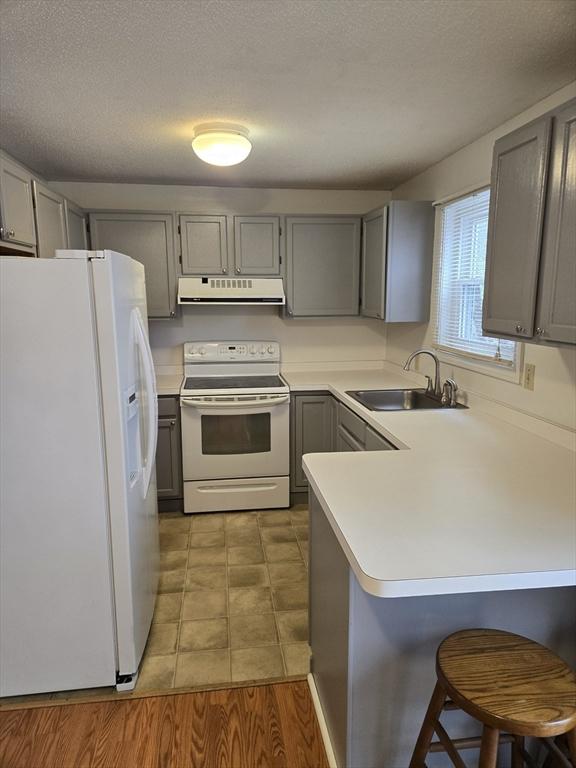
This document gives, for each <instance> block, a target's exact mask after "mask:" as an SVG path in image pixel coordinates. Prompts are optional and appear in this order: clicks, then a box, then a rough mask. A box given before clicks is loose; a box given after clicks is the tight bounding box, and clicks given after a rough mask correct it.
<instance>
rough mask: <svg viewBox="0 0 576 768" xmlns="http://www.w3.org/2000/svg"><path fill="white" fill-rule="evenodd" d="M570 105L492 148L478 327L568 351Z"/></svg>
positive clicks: (574, 231)
mask: <svg viewBox="0 0 576 768" xmlns="http://www.w3.org/2000/svg"><path fill="white" fill-rule="evenodd" d="M575 207H576V99H575V100H572V101H571V102H568V103H567V104H565V105H563V106H562V107H559V108H558V109H555V110H553V111H551V112H549V113H547V114H546V115H544V116H543V117H541V118H539V119H538V120H535V121H534V122H532V123H529V124H528V125H525V126H523V127H522V128H519V129H518V130H517V131H514V132H513V133H510V134H508V135H507V136H504V137H503V138H501V139H499V140H498V141H497V142H496V144H495V145H494V156H493V163H492V183H491V198H490V216H489V224H488V248H487V257H486V278H485V284H484V308H483V320H482V327H483V331H484V333H485V334H487V335H489V336H496V337H499V336H500V337H509V338H516V339H520V340H524V341H530V342H537V343H542V344H576V302H575V301H574V296H575V295H576V223H575V215H574V210H575Z"/></svg>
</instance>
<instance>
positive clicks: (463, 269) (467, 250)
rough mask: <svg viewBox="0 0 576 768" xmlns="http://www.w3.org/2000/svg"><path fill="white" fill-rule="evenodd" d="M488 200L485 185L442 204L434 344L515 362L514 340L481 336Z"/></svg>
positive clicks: (478, 356)
mask: <svg viewBox="0 0 576 768" xmlns="http://www.w3.org/2000/svg"><path fill="white" fill-rule="evenodd" d="M489 204H490V190H489V189H486V190H482V191H480V192H475V193H473V194H471V195H466V196H465V197H462V198H460V199H458V200H454V201H453V202H450V203H446V204H445V205H443V206H442V208H441V211H442V232H441V238H440V262H439V269H438V270H437V286H436V292H437V296H436V299H437V325H436V343H437V346H439V347H440V348H444V349H446V350H448V351H451V352H457V353H458V354H462V355H467V356H469V357H474V358H477V359H482V360H490V361H493V362H494V363H499V364H501V365H507V366H514V365H515V362H516V344H515V343H514V342H513V341H508V340H505V339H493V338H490V337H488V336H483V335H482V301H483V298H484V272H485V270H486V243H487V236H488V207H489Z"/></svg>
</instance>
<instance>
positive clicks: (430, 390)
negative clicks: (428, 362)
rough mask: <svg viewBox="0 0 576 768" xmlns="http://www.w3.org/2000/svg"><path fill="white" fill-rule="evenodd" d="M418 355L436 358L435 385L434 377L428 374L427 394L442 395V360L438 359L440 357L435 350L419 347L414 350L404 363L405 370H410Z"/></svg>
mask: <svg viewBox="0 0 576 768" xmlns="http://www.w3.org/2000/svg"><path fill="white" fill-rule="evenodd" d="M418 355H430V357H431V358H432V360H434V367H435V369H434V386H432V379H431V378H430V376H426V378H427V379H428V386H427V387H426V394H427V395H435V397H442V387H441V386H440V361H439V360H438V357H437V356H436V353H435V352H433V351H432V350H431V349H417V350H416V352H412V354H411V355H410V357H409V358H408V360H406V362H405V363H404V370H405V371H409V370H410V363H411V362H412V360H414V358H415V357H417V356H418Z"/></svg>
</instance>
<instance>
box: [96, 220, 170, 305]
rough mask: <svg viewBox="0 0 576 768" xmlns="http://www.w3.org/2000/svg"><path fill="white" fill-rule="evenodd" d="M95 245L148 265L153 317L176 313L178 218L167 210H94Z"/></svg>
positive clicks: (147, 293)
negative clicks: (151, 211)
mask: <svg viewBox="0 0 576 768" xmlns="http://www.w3.org/2000/svg"><path fill="white" fill-rule="evenodd" d="M90 236H91V240H92V248H94V249H95V250H101V249H109V250H113V251H119V252H120V253H125V254H126V255H127V256H131V257H132V258H133V259H136V261H139V262H141V263H142V264H143V265H144V269H145V272H146V296H147V304H148V316H149V317H173V316H174V315H175V312H176V268H175V267H176V265H175V251H174V217H173V216H172V214H165V213H130V212H127V213H118V212H114V213H104V212H98V213H91V214H90Z"/></svg>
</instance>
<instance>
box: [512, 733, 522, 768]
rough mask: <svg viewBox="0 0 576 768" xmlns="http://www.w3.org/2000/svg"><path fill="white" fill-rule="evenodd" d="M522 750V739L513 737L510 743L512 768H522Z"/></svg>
mask: <svg viewBox="0 0 576 768" xmlns="http://www.w3.org/2000/svg"><path fill="white" fill-rule="evenodd" d="M523 749H524V737H523V736H514V741H513V742H512V768H524V756H523V754H522V751H523Z"/></svg>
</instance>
